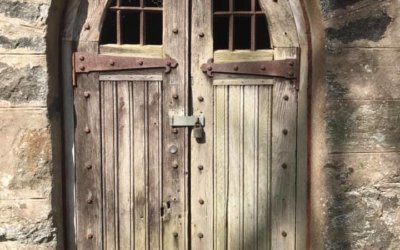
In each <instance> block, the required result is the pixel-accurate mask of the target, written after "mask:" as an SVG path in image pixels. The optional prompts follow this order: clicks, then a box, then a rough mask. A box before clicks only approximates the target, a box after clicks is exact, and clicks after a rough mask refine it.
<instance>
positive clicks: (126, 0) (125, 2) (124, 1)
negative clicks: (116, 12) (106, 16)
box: [120, 0, 140, 6]
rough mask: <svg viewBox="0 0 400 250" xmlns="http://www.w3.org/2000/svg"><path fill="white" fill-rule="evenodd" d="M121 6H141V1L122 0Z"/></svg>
mask: <svg viewBox="0 0 400 250" xmlns="http://www.w3.org/2000/svg"><path fill="white" fill-rule="evenodd" d="M120 1H121V2H120V3H121V6H140V1H139V0H120Z"/></svg>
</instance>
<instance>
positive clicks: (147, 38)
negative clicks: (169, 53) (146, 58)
mask: <svg viewBox="0 0 400 250" xmlns="http://www.w3.org/2000/svg"><path fill="white" fill-rule="evenodd" d="M162 6H163V0H114V1H113V2H112V3H111V5H110V7H109V10H108V13H107V16H106V20H105V22H104V25H103V29H102V32H101V37H100V43H101V44H140V45H146V44H151V45H161V44H162V34H163V27H162V26H163V24H162V20H163V17H162Z"/></svg>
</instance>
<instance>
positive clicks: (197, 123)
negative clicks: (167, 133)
mask: <svg viewBox="0 0 400 250" xmlns="http://www.w3.org/2000/svg"><path fill="white" fill-rule="evenodd" d="M204 125H205V118H204V115H203V114H201V115H199V116H172V117H171V127H193V137H194V138H196V140H201V139H203V138H204V129H203V127H204Z"/></svg>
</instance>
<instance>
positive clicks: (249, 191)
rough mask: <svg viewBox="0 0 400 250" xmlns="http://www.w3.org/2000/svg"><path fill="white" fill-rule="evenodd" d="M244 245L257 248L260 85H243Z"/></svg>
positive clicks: (246, 247)
mask: <svg viewBox="0 0 400 250" xmlns="http://www.w3.org/2000/svg"><path fill="white" fill-rule="evenodd" d="M243 92H244V93H243V121H242V122H243V139H242V142H243V172H242V173H243V245H244V249H256V248H257V202H256V199H257V189H258V187H257V184H258V183H257V168H258V166H257V163H258V161H257V158H258V115H259V113H258V86H246V87H243Z"/></svg>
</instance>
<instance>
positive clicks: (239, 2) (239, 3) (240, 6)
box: [233, 0, 253, 11]
mask: <svg viewBox="0 0 400 250" xmlns="http://www.w3.org/2000/svg"><path fill="white" fill-rule="evenodd" d="M251 1H253V0H235V1H234V3H233V6H234V8H233V10H235V11H250V10H251Z"/></svg>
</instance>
